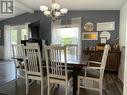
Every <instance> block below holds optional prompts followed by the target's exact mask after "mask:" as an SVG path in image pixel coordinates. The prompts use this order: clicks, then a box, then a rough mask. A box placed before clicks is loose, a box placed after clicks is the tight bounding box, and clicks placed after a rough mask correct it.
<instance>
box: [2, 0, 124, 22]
mask: <svg viewBox="0 0 127 95" xmlns="http://www.w3.org/2000/svg"><path fill="white" fill-rule="evenodd" d="M16 2H18V3H16V4H15V5H16V12H15V16H17V15H20V14H23V13H26V12H30V13H33V12H34V10H39V7H40V6H41V5H46V6H48V7H50V5H51V0H16ZM57 2H58V3H59V4H60V5H61V7H62V8H64V7H65V8H67V9H69V10H120V9H121V7H122V6H123V5H124V3H125V2H126V0H57ZM32 11H33V12H32ZM7 18H9V17H2V16H0V20H3V19H7Z"/></svg>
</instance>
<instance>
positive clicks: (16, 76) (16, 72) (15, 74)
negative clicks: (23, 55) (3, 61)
mask: <svg viewBox="0 0 127 95" xmlns="http://www.w3.org/2000/svg"><path fill="white" fill-rule="evenodd" d="M14 64H15V79H17V68H16V61H15V62H14Z"/></svg>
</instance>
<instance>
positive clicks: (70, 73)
mask: <svg viewBox="0 0 127 95" xmlns="http://www.w3.org/2000/svg"><path fill="white" fill-rule="evenodd" d="M67 73H68V80H70V79H71V77H72V73H73V72H72V71H70V70H69V71H68V72H67ZM63 75H64V72H63ZM50 78H52V79H56V80H57V79H58V80H65V79H63V78H56V77H50Z"/></svg>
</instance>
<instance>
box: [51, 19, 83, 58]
mask: <svg viewBox="0 0 127 95" xmlns="http://www.w3.org/2000/svg"><path fill="white" fill-rule="evenodd" d="M52 44H60V45H68V44H76V45H77V46H78V53H77V54H78V59H80V56H81V18H73V19H71V24H66V25H61V21H60V20H58V21H55V22H54V23H53V24H52ZM71 50H72V49H71ZM72 51H73V52H72ZM72 51H67V52H69V55H70V58H72V59H74V57H72V56H73V55H74V51H75V48H74V50H72Z"/></svg>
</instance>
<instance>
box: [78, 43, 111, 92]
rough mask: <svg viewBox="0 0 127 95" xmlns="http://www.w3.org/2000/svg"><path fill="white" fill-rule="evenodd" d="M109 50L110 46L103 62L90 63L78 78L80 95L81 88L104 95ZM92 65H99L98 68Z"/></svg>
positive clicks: (106, 48)
mask: <svg viewBox="0 0 127 95" xmlns="http://www.w3.org/2000/svg"><path fill="white" fill-rule="evenodd" d="M109 49H110V46H109V45H105V48H104V51H103V56H102V60H101V62H95V61H88V66H87V67H85V68H84V70H82V71H81V73H80V75H79V76H78V91H77V93H78V95H79V94H80V88H86V89H90V90H95V91H99V93H100V95H102V87H103V85H102V83H103V75H104V70H105V66H106V61H107V57H108V52H109ZM91 63H92V64H98V67H96V66H90V64H91Z"/></svg>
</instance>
